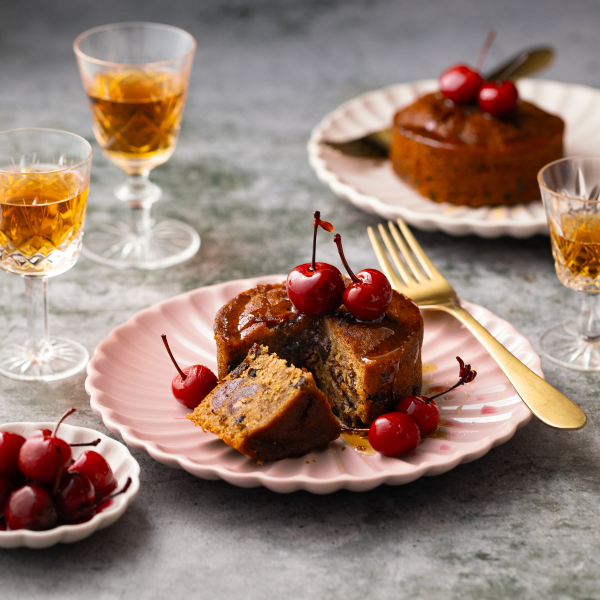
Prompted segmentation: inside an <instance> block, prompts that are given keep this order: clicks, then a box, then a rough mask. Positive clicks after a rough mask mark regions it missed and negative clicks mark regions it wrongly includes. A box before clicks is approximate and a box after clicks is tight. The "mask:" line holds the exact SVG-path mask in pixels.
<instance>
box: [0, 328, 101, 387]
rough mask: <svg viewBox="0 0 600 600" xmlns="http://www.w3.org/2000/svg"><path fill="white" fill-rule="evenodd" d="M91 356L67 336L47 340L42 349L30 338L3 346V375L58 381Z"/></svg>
mask: <svg viewBox="0 0 600 600" xmlns="http://www.w3.org/2000/svg"><path fill="white" fill-rule="evenodd" d="M89 359H90V355H89V354H88V351H87V350H86V349H85V348H84V347H83V346H82V345H81V344H78V343H77V342H73V341H71V340H67V339H65V338H54V339H51V340H48V341H47V342H46V343H45V344H44V346H43V347H42V349H41V350H40V351H39V352H34V351H33V350H32V347H31V344H30V343H29V342H28V341H27V340H17V341H14V342H8V343H7V344H5V345H3V346H1V347H0V375H4V376H5V377H9V378H10V379H18V380H19V381H56V380H58V379H64V378H65V377H71V375H75V374H76V373H79V372H80V371H82V370H83V369H84V368H85V366H86V365H87V363H88V361H89Z"/></svg>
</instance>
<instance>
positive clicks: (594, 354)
mask: <svg viewBox="0 0 600 600" xmlns="http://www.w3.org/2000/svg"><path fill="white" fill-rule="evenodd" d="M540 347H541V354H542V356H545V357H546V358H547V359H549V360H551V361H552V362H554V363H556V364H558V365H560V366H562V367H566V368H567V369H574V370H577V371H600V339H598V340H597V341H586V340H585V339H584V338H583V337H581V336H580V335H579V333H578V332H577V323H576V322H575V321H569V322H568V323H561V324H560V325H556V326H555V327H551V328H550V329H548V330H546V331H545V332H544V333H543V334H542V337H541V338H540Z"/></svg>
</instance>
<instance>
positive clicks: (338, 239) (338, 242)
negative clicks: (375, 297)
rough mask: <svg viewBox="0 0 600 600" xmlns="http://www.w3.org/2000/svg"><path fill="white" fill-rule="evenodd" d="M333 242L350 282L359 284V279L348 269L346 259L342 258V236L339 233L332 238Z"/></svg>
mask: <svg viewBox="0 0 600 600" xmlns="http://www.w3.org/2000/svg"><path fill="white" fill-rule="evenodd" d="M333 241H334V243H335V244H336V245H337V247H338V252H339V253H340V258H341V259H342V262H343V263H344V267H345V268H346V271H348V275H350V279H352V281H353V282H354V283H360V279H359V278H358V277H357V276H356V275H355V274H354V273H353V272H352V269H351V268H350V265H349V264H348V261H347V260H346V257H345V256H344V249H343V248H342V236H341V235H340V234H339V233H336V234H335V235H334V236H333Z"/></svg>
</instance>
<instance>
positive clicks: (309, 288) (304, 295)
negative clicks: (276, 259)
mask: <svg viewBox="0 0 600 600" xmlns="http://www.w3.org/2000/svg"><path fill="white" fill-rule="evenodd" d="M313 216H314V223H315V229H314V234H313V251H312V262H310V263H305V264H303V265H298V266H297V267H294V268H293V269H292V270H291V271H290V273H289V275H288V277H287V281H286V283H285V285H286V289H287V295H288V298H289V299H290V301H291V303H292V304H293V305H294V308H295V309H296V310H297V311H298V312H300V313H302V314H305V315H312V316H315V317H322V316H324V315H328V314H331V313H333V312H334V311H335V310H336V309H337V308H338V307H339V306H340V304H341V303H342V294H343V293H344V288H345V286H344V279H343V277H342V274H341V273H340V271H339V269H338V268H336V267H334V266H333V265H330V264H327V263H323V262H315V255H316V248H317V231H318V230H319V227H322V228H323V229H324V230H325V231H329V232H331V231H333V225H332V224H331V223H328V222H327V221H322V220H321V213H320V212H319V211H318V210H317V211H315V213H314V215H313Z"/></svg>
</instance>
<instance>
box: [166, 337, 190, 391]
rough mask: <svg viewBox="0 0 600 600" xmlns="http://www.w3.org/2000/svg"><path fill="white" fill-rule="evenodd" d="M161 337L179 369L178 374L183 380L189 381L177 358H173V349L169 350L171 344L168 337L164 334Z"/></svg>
mask: <svg viewBox="0 0 600 600" xmlns="http://www.w3.org/2000/svg"><path fill="white" fill-rule="evenodd" d="M160 337H161V338H162V341H163V343H164V345H165V348H166V349H167V352H168V353H169V356H170V357H171V360H172V361H173V364H174V365H175V368H176V369H177V371H178V373H179V374H180V375H181V379H183V380H184V381H185V380H186V379H187V375H186V374H185V373H184V372H183V371H182V370H181V368H180V366H179V365H178V364H177V361H176V360H175V357H174V356H173V353H172V352H171V348H169V342H167V336H166V335H165V334H164V333H163V334H162V335H161V336H160Z"/></svg>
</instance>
